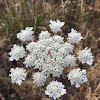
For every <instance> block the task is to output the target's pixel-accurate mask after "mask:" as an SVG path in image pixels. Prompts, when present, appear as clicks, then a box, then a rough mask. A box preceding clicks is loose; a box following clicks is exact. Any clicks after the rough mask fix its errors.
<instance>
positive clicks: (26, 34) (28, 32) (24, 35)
mask: <svg viewBox="0 0 100 100" xmlns="http://www.w3.org/2000/svg"><path fill="white" fill-rule="evenodd" d="M32 29H33V27H26V29H25V30H21V32H20V33H17V38H18V39H20V40H22V41H30V40H32V38H33V35H32V34H33V33H34V31H32Z"/></svg>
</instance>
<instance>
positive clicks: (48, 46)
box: [24, 35, 75, 77]
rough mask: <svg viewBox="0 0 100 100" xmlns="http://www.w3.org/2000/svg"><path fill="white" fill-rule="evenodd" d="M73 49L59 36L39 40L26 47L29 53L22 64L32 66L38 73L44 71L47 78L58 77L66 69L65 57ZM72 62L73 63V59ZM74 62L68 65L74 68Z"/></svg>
mask: <svg viewBox="0 0 100 100" xmlns="http://www.w3.org/2000/svg"><path fill="white" fill-rule="evenodd" d="M73 48H74V46H73V45H71V44H70V43H67V42H65V43H64V38H63V37H61V36H59V35H56V36H53V37H50V38H47V39H45V40H44V39H42V40H41V39H40V40H39V41H38V42H32V43H30V44H29V45H27V46H26V49H27V50H29V51H30V52H31V53H30V55H28V56H27V57H26V58H25V62H24V64H26V67H28V66H29V67H31V66H34V68H35V69H39V71H43V72H44V71H45V72H44V73H45V74H46V75H48V76H49V75H50V74H52V75H53V77H60V76H61V75H62V72H63V69H64V67H66V62H67V61H66V56H67V55H69V53H72V52H73ZM73 58H74V57H73ZM73 61H74V62H75V59H74V60H73ZM74 62H73V64H70V65H71V66H72V65H73V66H75V65H74ZM70 63H71V62H70Z"/></svg>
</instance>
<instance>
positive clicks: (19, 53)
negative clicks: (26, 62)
mask: <svg viewBox="0 0 100 100" xmlns="http://www.w3.org/2000/svg"><path fill="white" fill-rule="evenodd" d="M25 53H26V52H25V49H24V48H23V46H21V47H20V46H17V45H16V44H14V45H13V48H11V52H9V53H8V54H9V55H10V56H11V57H9V59H10V61H13V60H14V59H15V60H16V61H17V60H19V58H23V57H25Z"/></svg>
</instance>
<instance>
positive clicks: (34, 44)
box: [26, 42, 37, 52]
mask: <svg viewBox="0 0 100 100" xmlns="http://www.w3.org/2000/svg"><path fill="white" fill-rule="evenodd" d="M36 45H37V43H36V42H31V43H30V44H28V45H27V46H26V50H28V51H30V52H32V51H33V50H34V47H35V46H36Z"/></svg>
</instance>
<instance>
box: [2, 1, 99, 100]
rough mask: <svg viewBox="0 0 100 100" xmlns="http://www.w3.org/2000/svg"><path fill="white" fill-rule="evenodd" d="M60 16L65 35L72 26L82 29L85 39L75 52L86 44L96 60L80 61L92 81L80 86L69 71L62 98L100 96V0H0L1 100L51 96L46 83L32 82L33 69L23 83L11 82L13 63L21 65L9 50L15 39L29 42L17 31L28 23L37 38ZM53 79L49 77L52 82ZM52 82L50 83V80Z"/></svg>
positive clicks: (87, 99) (45, 99)
mask: <svg viewBox="0 0 100 100" xmlns="http://www.w3.org/2000/svg"><path fill="white" fill-rule="evenodd" d="M57 18H58V19H60V20H61V21H65V22H66V25H65V26H64V27H63V28H62V32H60V33H58V34H59V35H61V36H64V37H67V33H68V32H70V30H71V28H75V29H76V30H77V31H79V32H81V33H82V36H83V37H84V39H83V40H82V42H80V43H79V44H77V45H76V48H75V50H74V51H75V53H76V52H77V51H79V50H80V49H82V48H84V47H86V46H87V47H89V48H91V49H92V53H93V55H94V64H93V65H92V66H88V65H86V64H84V65H82V64H81V63H78V67H80V68H84V69H86V70H87V77H88V82H86V83H84V84H83V85H82V86H81V87H80V88H79V89H76V88H75V87H74V86H71V85H70V82H69V81H68V80H67V77H66V75H67V74H68V71H69V69H65V70H64V74H63V75H62V77H61V78H59V79H58V80H59V81H62V82H63V84H64V85H65V86H66V89H67V93H66V94H65V95H64V96H62V97H61V98H60V99H58V100H100V27H99V26H100V2H99V0H0V99H1V100H51V99H49V98H48V96H45V95H44V90H45V86H44V87H40V88H37V87H36V86H35V85H33V84H32V77H31V75H32V73H30V74H29V75H28V78H27V80H26V81H25V82H24V83H23V84H22V85H21V86H18V85H15V84H12V83H11V80H10V78H9V77H8V74H9V70H10V68H11V67H16V66H20V67H23V65H21V63H22V60H19V61H18V62H9V59H8V52H9V51H10V48H11V47H12V45H13V44H14V43H16V44H20V45H26V44H27V43H24V42H23V43H21V42H20V41H19V40H18V39H16V34H17V33H18V32H19V31H20V30H21V29H24V28H25V27H27V26H33V28H34V31H35V34H34V36H35V41H36V40H37V37H38V34H39V33H40V31H41V30H48V31H49V32H50V29H49V27H48V24H49V20H50V19H52V20H54V19H57ZM50 80H52V79H51V78H49V79H48V82H49V81H50ZM48 82H47V83H46V84H48Z"/></svg>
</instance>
